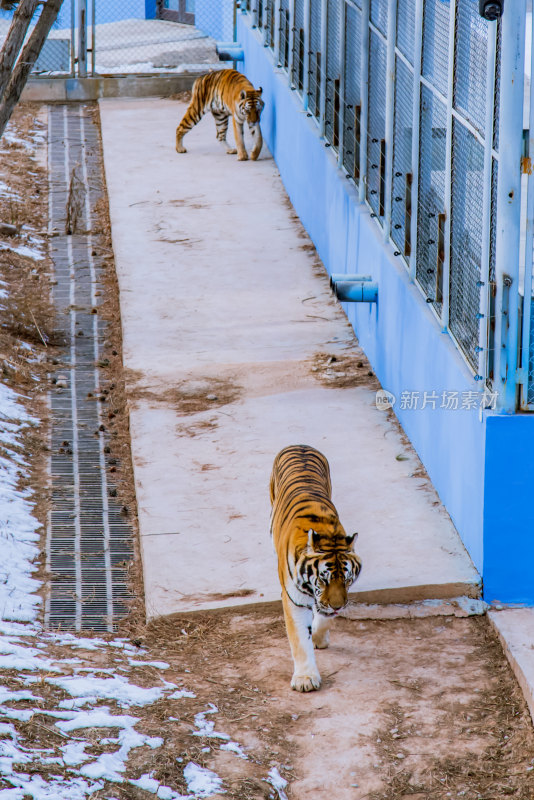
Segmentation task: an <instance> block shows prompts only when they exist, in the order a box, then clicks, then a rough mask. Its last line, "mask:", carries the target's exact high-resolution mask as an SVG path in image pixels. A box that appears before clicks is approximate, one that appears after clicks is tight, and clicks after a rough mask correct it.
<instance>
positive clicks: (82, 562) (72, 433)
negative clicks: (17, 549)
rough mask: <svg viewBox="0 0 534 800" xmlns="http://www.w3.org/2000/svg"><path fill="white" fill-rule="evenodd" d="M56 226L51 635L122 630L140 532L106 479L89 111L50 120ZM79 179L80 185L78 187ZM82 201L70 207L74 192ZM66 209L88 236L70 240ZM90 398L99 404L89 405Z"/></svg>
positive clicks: (52, 111) (94, 146)
mask: <svg viewBox="0 0 534 800" xmlns="http://www.w3.org/2000/svg"><path fill="white" fill-rule="evenodd" d="M48 144H49V147H48V159H49V165H48V166H49V212H50V213H49V219H50V226H51V229H53V230H55V231H58V232H59V235H56V236H54V237H53V238H52V239H51V242H52V247H51V256H52V260H53V263H54V269H55V280H56V281H57V283H56V284H55V285H54V290H53V299H54V305H55V308H56V311H57V314H58V324H59V326H60V327H61V321H64V327H63V332H64V335H65V340H66V341H67V342H68V344H67V345H66V347H65V350H64V353H63V355H62V360H63V365H62V366H61V367H58V368H57V371H56V373H55V377H56V379H58V380H59V376H60V375H61V376H62V377H63V380H59V386H57V387H56V388H55V389H54V390H53V391H52V393H51V400H50V404H51V422H52V441H51V458H50V475H51V490H52V491H51V510H50V513H49V524H48V531H47V567H48V572H49V574H50V581H49V591H48V596H47V600H46V607H45V624H46V626H47V627H50V628H58V627H61V628H62V629H70V630H76V631H80V630H84V629H86V630H87V629H91V630H100V631H105V630H107V631H113V630H114V629H115V627H116V624H117V621H118V619H119V618H120V617H123V616H125V615H126V613H127V610H128V609H127V600H128V598H129V596H130V594H129V591H128V588H127V584H126V577H127V573H126V567H127V562H129V561H131V559H132V541H131V539H132V530H131V528H130V526H129V524H128V522H127V521H126V520H125V518H124V517H123V516H122V515H121V510H120V505H119V503H118V502H117V500H116V499H114V495H115V494H116V491H115V486H113V484H112V483H111V482H110V480H109V477H108V475H107V472H106V467H107V463H106V458H107V452H109V450H110V448H111V447H112V442H111V437H109V435H108V433H107V431H106V430H101V428H103V427H104V425H103V420H102V408H101V403H99V402H95V398H96V397H98V395H99V387H100V375H99V368H98V363H99V359H100V350H101V346H102V343H103V338H104V335H105V323H104V322H103V321H102V320H100V319H99V315H98V314H95V313H92V310H93V308H95V307H96V306H97V305H98V303H99V298H100V295H99V294H97V291H98V289H99V288H101V285H100V277H101V269H102V263H101V257H100V255H99V253H100V248H99V242H98V240H97V236H95V235H94V234H93V233H92V230H93V227H94V226H93V223H94V222H95V220H96V209H95V204H96V202H97V201H98V199H99V198H100V197H101V196H102V194H103V191H104V189H103V184H102V174H101V164H102V154H101V152H100V140H99V135H98V129H97V127H96V125H95V123H94V120H93V119H92V116H91V114H90V113H89V107H88V106H86V105H81V104H80V105H72V104H70V105H63V106H62V105H54V106H50V108H49V111H48ZM73 171H74V175H75V178H74V179H73V177H72V176H73ZM76 181H77V186H76V189H77V194H76V197H73V195H72V192H71V197H70V200H69V187H71V184H73V183H74V182H76ZM67 206H69V208H70V209H71V211H72V209H73V207H75V209H74V210H75V213H76V214H77V218H78V226H77V229H79V230H80V231H81V232H79V233H74V234H72V235H66V234H65V229H66V224H67V213H68V212H67ZM88 395H90V397H88Z"/></svg>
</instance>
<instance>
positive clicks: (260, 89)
mask: <svg viewBox="0 0 534 800" xmlns="http://www.w3.org/2000/svg"><path fill="white" fill-rule="evenodd" d="M258 94H263V89H262V87H261V86H260V87H259V89H258Z"/></svg>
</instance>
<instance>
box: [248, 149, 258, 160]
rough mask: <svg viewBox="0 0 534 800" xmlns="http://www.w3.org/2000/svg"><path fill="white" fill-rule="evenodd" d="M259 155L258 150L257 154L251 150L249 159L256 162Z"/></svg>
mask: <svg viewBox="0 0 534 800" xmlns="http://www.w3.org/2000/svg"><path fill="white" fill-rule="evenodd" d="M259 154H260V151H259V150H258V151H257V152H254V150H253V151H252V153H251V154H250V157H251V159H252V161H257V160H258V156H259Z"/></svg>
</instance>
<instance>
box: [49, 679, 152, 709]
mask: <svg viewBox="0 0 534 800" xmlns="http://www.w3.org/2000/svg"><path fill="white" fill-rule="evenodd" d="M46 682H47V683H50V684H52V685H53V686H59V687H60V688H61V689H63V690H64V691H66V692H68V693H69V694H70V695H72V696H73V697H89V696H92V697H99V698H104V699H106V700H116V701H117V703H118V704H119V705H120V706H121V707H122V708H129V707H130V706H146V705H149V704H150V703H154V702H155V701H156V700H159V699H160V698H161V697H162V696H163V689H160V688H159V687H154V688H152V689H143V688H141V687H140V686H135V685H134V684H133V683H130V682H129V681H128V680H127V679H126V678H123V677H121V676H120V675H117V676H115V677H114V678H95V677H93V676H89V675H88V676H87V677H78V676H72V677H66V678H47V679H46Z"/></svg>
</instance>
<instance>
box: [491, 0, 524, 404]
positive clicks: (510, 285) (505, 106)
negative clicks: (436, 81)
mask: <svg viewBox="0 0 534 800" xmlns="http://www.w3.org/2000/svg"><path fill="white" fill-rule="evenodd" d="M525 19H526V0H514V2H513V3H505V5H504V14H503V17H502V45H501V75H500V113H499V182H498V187H497V236H496V281H497V293H496V303H495V312H496V313H495V384H494V385H495V389H496V391H497V392H498V407H499V410H500V411H502V412H505V413H513V412H514V411H515V410H516V405H517V374H516V373H517V367H518V360H517V356H518V332H519V325H518V318H519V315H518V306H519V249H520V220H521V156H522V148H523V91H524V70H525V59H524V51H525Z"/></svg>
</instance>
